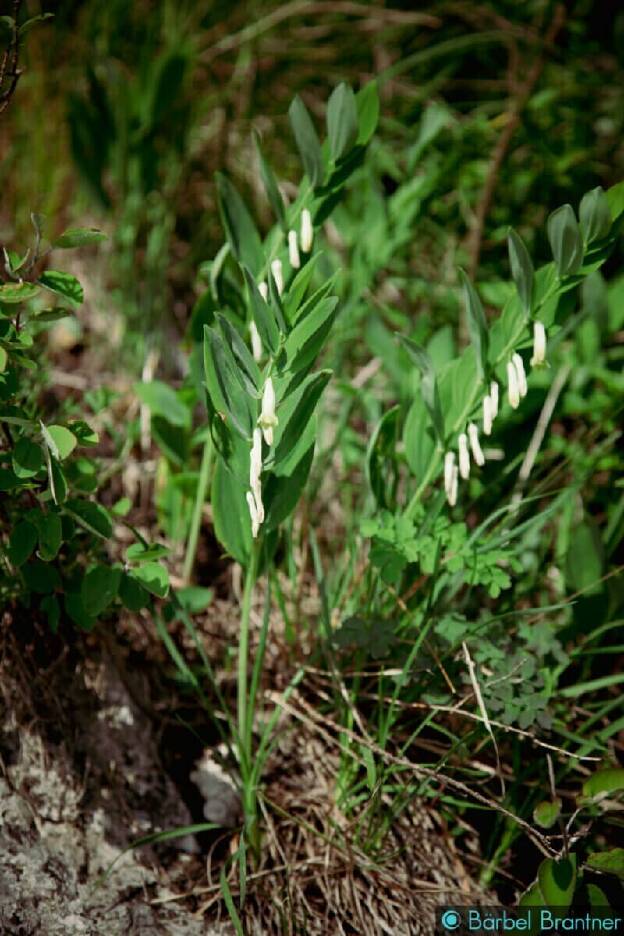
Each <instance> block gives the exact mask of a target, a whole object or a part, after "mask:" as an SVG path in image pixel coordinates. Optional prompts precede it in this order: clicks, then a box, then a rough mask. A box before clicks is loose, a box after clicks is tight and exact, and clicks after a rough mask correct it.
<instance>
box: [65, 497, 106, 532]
mask: <svg viewBox="0 0 624 936" xmlns="http://www.w3.org/2000/svg"><path fill="white" fill-rule="evenodd" d="M64 509H65V512H66V513H68V514H69V516H70V517H73V519H74V520H76V522H77V523H79V524H80V525H81V526H82V527H84V528H85V530H88V531H89V532H90V533H94V534H95V535H96V536H100V537H102V539H110V537H111V536H112V535H113V525H112V523H111V519H110V517H109V515H108V512H107V511H106V510H105V509H104V507H102V506H101V505H100V504H96V503H94V501H87V500H78V499H77V498H75V499H72V500H68V501H67V503H66V504H65V505H64Z"/></svg>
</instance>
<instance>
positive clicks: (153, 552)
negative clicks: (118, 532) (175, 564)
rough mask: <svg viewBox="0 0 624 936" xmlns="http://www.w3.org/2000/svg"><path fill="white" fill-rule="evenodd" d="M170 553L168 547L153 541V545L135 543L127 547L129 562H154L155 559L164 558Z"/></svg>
mask: <svg viewBox="0 0 624 936" xmlns="http://www.w3.org/2000/svg"><path fill="white" fill-rule="evenodd" d="M168 555H169V550H168V548H167V547H166V546H162V545H161V544H160V543H152V544H151V545H144V544H143V543H133V544H132V545H131V546H128V548H127V549H126V559H127V560H128V562H153V561H154V560H155V559H162V558H163V557H164V556H168Z"/></svg>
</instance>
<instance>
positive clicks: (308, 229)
mask: <svg viewBox="0 0 624 936" xmlns="http://www.w3.org/2000/svg"><path fill="white" fill-rule="evenodd" d="M299 238H300V239H299V243H300V244H301V249H302V250H303V252H304V253H306V254H307V253H310V251H311V250H312V241H313V238H314V229H313V227H312V215H311V214H310V212H309V211H308V209H307V208H304V209H303V211H302V212H301V231H300V234H299Z"/></svg>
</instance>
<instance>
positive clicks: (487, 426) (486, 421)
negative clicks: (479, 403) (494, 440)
mask: <svg viewBox="0 0 624 936" xmlns="http://www.w3.org/2000/svg"><path fill="white" fill-rule="evenodd" d="M492 419H493V417H492V398H491V397H490V395H489V394H486V395H485V396H484V397H483V434H484V435H492Z"/></svg>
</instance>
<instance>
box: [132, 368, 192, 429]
mask: <svg viewBox="0 0 624 936" xmlns="http://www.w3.org/2000/svg"><path fill="white" fill-rule="evenodd" d="M134 392H135V393H136V395H137V396H138V398H139V400H141V402H142V403H145V405H146V406H148V407H149V409H150V411H151V413H152V415H154V416H161V417H162V418H163V419H165V420H166V421H167V422H168V423H171V425H172V426H180V427H182V428H184V429H186V428H188V427H189V426H190V425H191V413H190V411H189V409H188V407H187V406H185V405H184V403H183V402H182V401H181V400H180V398H179V397H178V395H177V393H176V392H175V390H173V389H172V388H171V387H170V386H168V384H166V383H163V382H162V380H151V381H149V382H147V383H137V384H135V385H134Z"/></svg>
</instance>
